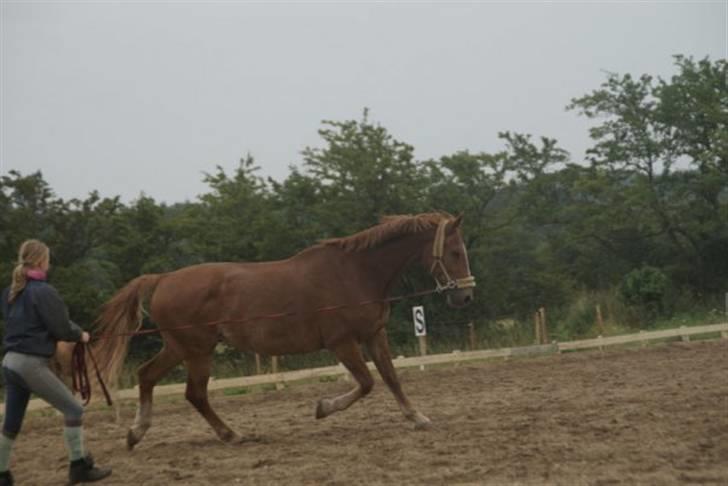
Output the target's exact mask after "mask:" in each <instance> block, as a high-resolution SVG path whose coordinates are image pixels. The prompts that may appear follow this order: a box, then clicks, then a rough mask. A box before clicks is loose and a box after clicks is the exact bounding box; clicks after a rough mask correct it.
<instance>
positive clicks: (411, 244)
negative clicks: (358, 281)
mask: <svg viewBox="0 0 728 486" xmlns="http://www.w3.org/2000/svg"><path fill="white" fill-rule="evenodd" d="M431 240H432V238H428V237H427V235H426V234H422V233H415V234H411V235H407V236H403V237H401V238H397V239H396V240H393V241H390V242H387V243H385V244H383V245H381V246H378V247H376V248H371V249H368V250H365V251H363V252H361V254H360V255H361V256H360V258H361V263H362V266H361V268H362V271H363V272H364V273H365V274H366V276H367V277H368V279H370V281H371V282H373V286H374V287H375V288H376V291H377V293H378V294H380V296H381V297H384V296H386V295H387V294H389V291H390V289H391V288H392V287H393V286H394V284H395V283H397V281H398V280H399V277H400V275H402V272H404V270H405V267H407V265H408V264H409V263H410V262H412V261H414V260H417V259H419V258H420V256H421V255H422V252H423V250H424V247H425V246H426V245H427V244H431V243H432V242H431Z"/></svg>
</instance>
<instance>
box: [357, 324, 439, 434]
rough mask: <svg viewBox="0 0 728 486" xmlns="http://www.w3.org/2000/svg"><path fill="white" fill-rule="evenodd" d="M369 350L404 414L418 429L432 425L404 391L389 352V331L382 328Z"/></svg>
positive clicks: (370, 342)
mask: <svg viewBox="0 0 728 486" xmlns="http://www.w3.org/2000/svg"><path fill="white" fill-rule="evenodd" d="M367 351H369V355H370V356H371V358H372V361H374V364H375V365H376V367H377V370H379V374H380V375H382V379H383V380H384V382H385V383H386V384H387V386H388V387H389V390H390V391H391V392H392V394H393V395H394V398H395V399H396V400H397V403H398V404H399V408H400V409H401V410H402V413H403V414H404V416H405V417H406V418H407V419H408V420H411V421H413V422H414V423H415V428H416V429H426V428H429V426H430V425H431V422H430V419H428V418H427V417H425V416H424V415H423V414H422V413H420V412H418V411H417V410H415V408H414V407H413V406H412V404H411V403H410V401H409V400H408V399H407V397H406V396H405V394H404V392H403V391H402V386H401V385H400V384H399V380H398V379H397V373H396V372H395V370H394V366H393V365H392V356H391V354H390V352H389V343H388V342H387V333H386V331H385V330H384V329H381V330H380V331H379V332H378V333H377V334H376V335H374V337H372V338H371V339H370V340H369V341H368V342H367Z"/></svg>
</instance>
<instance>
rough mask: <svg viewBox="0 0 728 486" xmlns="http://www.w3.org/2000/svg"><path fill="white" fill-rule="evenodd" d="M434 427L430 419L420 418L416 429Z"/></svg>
mask: <svg viewBox="0 0 728 486" xmlns="http://www.w3.org/2000/svg"><path fill="white" fill-rule="evenodd" d="M430 429H432V422H430V419H425V420H419V421H417V422H416V423H415V430H430Z"/></svg>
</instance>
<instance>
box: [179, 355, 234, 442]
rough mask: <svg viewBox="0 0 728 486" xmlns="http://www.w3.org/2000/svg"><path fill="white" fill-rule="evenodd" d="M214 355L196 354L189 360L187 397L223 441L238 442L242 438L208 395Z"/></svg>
mask: <svg viewBox="0 0 728 486" xmlns="http://www.w3.org/2000/svg"><path fill="white" fill-rule="evenodd" d="M211 366H212V356H210V355H206V356H196V357H194V358H192V359H188V360H187V390H186V391H185V398H187V400H188V401H189V402H190V403H191V404H192V405H193V406H194V407H195V408H196V409H197V411H198V412H200V415H202V416H203V417H205V420H207V423H209V424H210V427H212V428H213V430H214V431H215V433H216V434H217V436H218V437H219V438H220V440H222V441H223V442H237V441H239V440H240V436H238V435H237V434H236V433H235V432H233V431H232V430H231V429H230V427H228V426H227V425H226V424H225V423H224V422H223V421H222V420H220V417H218V416H217V414H216V413H215V411H214V410H213V409H212V407H211V406H210V401H209V400H208V397H207V382H208V380H209V379H210V368H211Z"/></svg>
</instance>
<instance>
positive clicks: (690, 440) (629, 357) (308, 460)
mask: <svg viewBox="0 0 728 486" xmlns="http://www.w3.org/2000/svg"><path fill="white" fill-rule="evenodd" d="M400 378H401V380H402V382H403V386H404V388H405V391H406V392H407V393H408V394H409V397H410V399H411V400H412V402H413V403H414V404H415V405H416V406H418V407H419V409H420V410H421V411H422V412H423V413H425V414H426V415H428V416H429V417H430V418H431V419H432V421H433V423H434V427H433V428H432V429H431V430H429V431H415V430H413V427H412V426H411V424H410V423H408V422H406V421H405V420H404V418H403V417H402V415H401V414H400V412H399V409H398V408H397V406H396V404H395V401H394V398H393V397H392V396H391V395H390V393H389V391H388V390H387V389H386V387H385V386H384V385H383V384H382V383H381V382H379V381H378V382H377V385H376V386H375V388H374V391H373V392H372V394H371V395H370V396H368V397H367V398H365V399H364V400H362V401H360V402H359V403H357V404H355V405H354V406H352V408H350V409H349V410H346V411H344V412H341V413H339V414H335V415H333V416H331V417H328V418H326V419H323V420H315V419H314V409H315V405H316V401H317V400H318V399H319V398H320V397H323V396H332V395H336V394H338V393H341V392H344V391H346V390H348V389H349V388H350V387H351V383H350V382H347V381H344V380H343V379H340V380H338V381H336V382H317V383H313V384H294V385H291V386H289V387H287V388H286V389H283V390H269V391H257V392H252V393H248V394H244V395H236V396H224V395H222V394H220V395H216V396H215V397H214V398H213V401H212V404H213V407H215V408H216V409H217V411H218V413H219V414H220V415H221V417H223V419H224V420H227V421H228V423H229V424H230V425H231V426H232V427H233V428H234V429H235V430H237V431H239V432H240V433H241V434H244V435H247V436H250V438H251V441H249V442H246V443H243V444H237V445H234V446H230V445H225V444H223V443H221V442H219V441H218V440H217V439H216V438H215V437H214V435H213V432H212V430H211V429H210V428H209V427H208V426H207V424H206V423H205V422H204V421H203V419H202V418H201V417H200V416H199V415H198V414H197V413H196V412H195V411H194V410H193V409H192V407H191V406H190V405H188V404H187V403H186V402H185V400H184V399H183V398H182V397H172V398H169V397H165V398H160V399H159V400H158V402H157V403H155V416H154V424H153V426H152V428H151V429H150V430H149V432H148V433H147V435H146V437H145V438H144V440H143V441H142V442H141V443H140V444H139V445H137V447H136V449H135V450H134V451H133V452H127V450H126V447H125V435H126V428H127V427H128V426H129V425H130V423H131V421H132V420H133V416H134V410H135V408H134V407H135V403H134V402H131V401H129V402H126V403H124V404H123V407H122V423H121V424H119V425H117V424H116V423H115V422H114V414H113V412H111V411H110V410H108V409H106V408H102V407H100V406H95V407H93V408H92V409H91V410H89V411H88V412H87V417H86V424H87V434H86V437H87V445H88V448H89V450H91V451H92V452H93V453H94V454H95V456H96V458H97V461H98V462H100V463H102V464H104V465H110V466H112V467H113V468H114V473H113V475H112V476H111V478H109V480H107V481H105V482H104V483H103V484H108V485H121V484H124V485H128V484H135V485H139V486H141V485H145V486H146V485H169V484H180V485H207V484H215V485H229V484H232V485H235V484H370V483H374V484H455V483H477V484H568V485H572V484H595V485H596V484H612V483H614V484H616V483H623V484H659V485H669V484H686V483H688V484H695V483H697V484H728V340H726V339H724V340H720V341H710V342H696V343H673V344H665V345H658V346H655V347H651V348H648V349H622V350H606V351H605V352H604V353H600V352H599V351H590V352H581V353H569V354H562V355H558V356H550V357H543V358H530V359H519V360H509V361H503V360H499V361H489V362H476V363H469V364H460V365H459V366H448V367H437V368H434V367H433V368H428V369H426V370H425V371H421V370H419V369H407V370H400ZM61 423H62V420H61V418H60V417H59V416H57V415H55V414H54V413H51V412H50V411H39V412H35V413H32V414H30V415H29V416H28V417H27V419H26V423H25V425H24V430H23V432H22V434H21V436H20V437H19V439H18V442H17V446H16V450H15V454H14V458H13V461H12V466H11V468H12V470H13V472H14V474H15V477H16V481H17V484H20V485H53V484H63V483H64V481H65V480H66V477H67V476H66V474H67V462H66V456H65V452H64V448H63V442H62V438H61V427H62V425H61Z"/></svg>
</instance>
